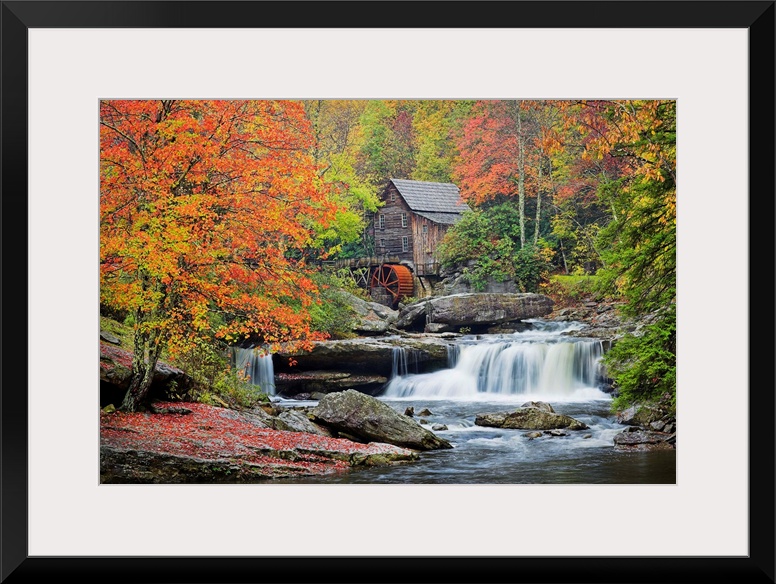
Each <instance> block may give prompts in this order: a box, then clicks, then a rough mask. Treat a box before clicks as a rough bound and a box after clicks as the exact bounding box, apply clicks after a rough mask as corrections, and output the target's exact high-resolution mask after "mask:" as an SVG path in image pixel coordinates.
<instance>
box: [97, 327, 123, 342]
mask: <svg viewBox="0 0 776 584" xmlns="http://www.w3.org/2000/svg"><path fill="white" fill-rule="evenodd" d="M100 338H101V339H102V340H103V341H106V342H108V343H111V344H112V345H120V344H121V339H120V338H118V337H117V336H116V335H114V334H112V333H109V332H108V331H104V330H102V329H100Z"/></svg>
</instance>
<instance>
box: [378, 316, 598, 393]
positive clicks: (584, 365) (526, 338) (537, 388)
mask: <svg viewBox="0 0 776 584" xmlns="http://www.w3.org/2000/svg"><path fill="white" fill-rule="evenodd" d="M532 324H533V326H534V329H532V330H529V331H525V332H521V333H515V334H514V335H508V336H499V337H491V338H488V339H462V340H461V341H459V342H458V343H457V344H455V345H452V346H451V348H450V350H448V369H445V370H442V371H437V372H435V373H426V374H420V375H411V374H407V373H406V372H403V371H398V370H397V369H396V367H394V375H393V376H392V379H391V380H390V382H389V384H388V386H387V387H386V390H385V393H384V394H383V395H384V397H386V398H442V399H443V398H476V397H478V396H481V397H487V398H490V397H495V396H536V397H539V398H545V399H549V398H552V399H564V398H572V397H584V394H585V393H586V394H587V395H588V397H590V396H595V395H599V394H600V392H599V390H598V389H597V387H596V386H597V382H598V373H599V361H600V360H601V357H602V356H603V353H604V350H603V343H602V342H601V341H599V340H594V339H581V338H574V337H568V336H562V333H563V332H566V331H570V330H575V329H577V328H578V327H579V325H578V324H576V323H549V322H543V321H533V323H532ZM483 394H486V395H483Z"/></svg>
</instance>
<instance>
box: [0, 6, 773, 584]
mask: <svg viewBox="0 0 776 584" xmlns="http://www.w3.org/2000/svg"><path fill="white" fill-rule="evenodd" d="M774 14H775V8H774V2H772V1H753V2H734V1H724V0H723V1H704V0H699V1H693V2H682V1H678V2H661V1H644V2H642V1H612V2H598V1H586V0H582V1H572V2H563V1H561V2H547V1H537V2H528V1H526V2H522V1H509V2H452V3H447V4H442V3H436V2H414V3H408V2H403V3H399V2H382V1H378V2H360V3H357V2H310V3H302V2H261V1H256V2H254V1H245V2H229V1H222V2H215V1H187V0H183V1H147V2H146V1H143V2H129V1H124V2H121V1H116V2H112V1H101V0H97V1H93V2H72V1H69V0H64V1H50V2H49V1H21V0H19V1H3V2H2V42H3V54H2V158H3V179H2V180H3V183H2V184H3V191H2V192H3V194H2V208H3V250H4V252H3V272H4V275H5V283H6V285H5V288H4V296H5V301H4V304H3V341H4V342H3V345H4V351H3V357H4V358H3V360H4V362H5V367H4V372H3V388H2V414H1V415H2V429H1V430H0V431H1V432H2V526H1V527H2V549H1V551H2V562H1V563H0V579H2V581H4V582H5V581H8V582H9V583H13V582H40V581H47V580H52V581H53V580H60V579H64V578H65V577H72V578H74V579H76V580H78V581H80V582H103V581H105V579H106V578H109V579H110V580H112V581H116V582H144V581H149V580H152V581H159V582H171V583H172V582H225V583H226V582H276V581H277V582H317V581H335V582H372V581H374V582H391V581H423V582H472V581H475V582H500V581H526V582H528V581H531V582H597V583H605V582H663V581H665V582H696V581H697V582H704V583H711V582H725V583H727V582H742V583H745V582H751V583H755V582H773V581H774V523H773V519H774V506H773V502H774V469H773V462H774V420H773V412H774V395H773V391H772V388H773V385H774V384H773V371H772V369H773V367H772V366H771V363H772V358H773V340H772V336H773V335H772V334H771V332H770V331H766V334H765V335H761V334H760V330H761V328H763V327H765V328H766V329H767V328H768V327H769V326H771V324H772V323H773V321H774V319H773V312H772V310H773V304H774V290H773V276H774V274H773V266H774V257H773V249H774V241H773V233H774V225H773V219H774V194H775V192H774V176H773V163H774ZM166 96H170V97H180V98H186V99H193V100H199V99H213V100H239V99H259V100H276V99H291V100H306V99H321V100H334V99H354V100H382V99H407V100H478V99H479V100H515V99H525V100H536V101H540V100H564V99H565V100H574V99H577V100H578V99H609V100H621V99H629V98H633V99H652V100H657V99H665V100H669V101H672V102H675V104H676V123H677V130H676V152H677V155H676V156H677V168H678V171H677V176H678V178H677V181H676V184H677V191H678V196H677V197H676V198H675V200H676V209H677V211H676V214H677V227H678V229H677V242H678V244H677V258H678V259H677V261H678V264H677V288H678V292H677V294H676V306H677V314H678V321H677V339H678V341H677V346H678V349H677V355H678V358H677V372H678V373H677V375H678V377H677V384H676V385H677V396H678V397H677V418H678V419H679V422H680V425H681V427H682V428H683V430H682V432H681V434H682V437H681V438H682V439H681V441H680V442H681V446H679V447H678V449H677V454H676V465H675V481H656V482H666V483H668V484H650V483H649V481H628V480H623V481H590V482H589V483H586V484H558V483H554V482H553V481H547V482H544V481H541V480H536V481H532V482H531V484H434V481H428V482H427V484H366V485H355V484H316V485H310V484H287V483H278V484H271V483H266V482H264V483H262V484H241V485H233V484H220V485H219V484H153V485H151V484H130V482H131V481H126V482H123V483H121V481H119V482H120V483H121V484H110V485H109V484H101V480H100V469H99V451H100V428H99V423H95V415H94V412H95V408H94V402H95V400H97V399H98V396H99V391H100V390H99V387H98V380H97V379H96V378H95V375H94V358H95V356H96V354H95V350H96V348H97V343H98V340H97V338H96V337H97V335H96V334H95V333H96V331H97V329H99V328H100V325H99V323H98V314H97V312H98V311H97V307H98V305H99V303H100V293H99V288H100V281H99V273H98V271H99V270H98V269H97V267H98V264H99V262H100V260H101V255H100V240H99V231H100V230H99V223H100V214H99V209H98V207H99V198H100V197H99V192H100V171H99V168H98V167H99V161H100V156H99V153H100V136H99V133H100V130H99V125H100V124H99V121H100V103H101V101H102V102H104V100H115V99H128V100H145V99H152V98H162V97H166ZM198 115H199V114H198ZM397 192H398V194H399V195H401V196H403V197H404V198H406V194H404V195H402V192H401V185H399V188H398V191H397ZM395 194H396V193H394V195H395ZM386 196H389V195H386ZM397 196H398V195H397ZM391 200H393V199H391ZM410 211H411V209H410ZM423 212H425V213H426V215H428V213H429V212H428V211H423ZM421 215H422V214H421ZM397 217H399V215H397ZM435 217H436V216H434V217H431V219H429V218H428V217H425V219H428V221H430V222H428V221H427V222H425V223H424V224H423V225H424V226H425V229H424V230H423V231H421V230H420V227H419V228H418V236H422V237H426V238H428V237H429V236H430V234H432V233H434V231H433V230H434V229H436V227H435V225H436V223H434V221H433V219H434V218H435ZM425 219H424V220H425ZM437 219H438V218H437ZM381 221H386V219H382V220H381ZM387 221H390V217H388V219H387ZM397 221H398V219H397ZM414 221H415V217H414V215H413V214H412V213H409V214H408V213H406V212H405V213H404V215H403V216H401V223H400V224H399V223H397V226H398V225H400V227H397V228H406V229H409V226H411V225H414V223H413V222H414ZM378 225H381V223H378ZM418 225H420V224H418ZM537 232H538V230H537ZM378 240H379V238H378ZM379 241H382V240H379ZM396 241H397V242H398V243H397V244H396V245H397V247H396V252H397V253H410V252H411V247H412V246H413V245H414V244H413V242H412V240H411V239H410V237H409V236H404V237H403V238H402V239H397V240H396ZM424 241H425V240H424ZM380 245H381V246H382V247H386V248H387V247H389V246H390V245H391V240H390V238H388V241H387V243H385V244H383V243H381V244H380ZM423 249H424V250H425V248H423ZM400 276H401V274H399V276H397V277H400ZM384 277H385V282H383V283H384V288H385V289H386V290H387V291H388V292H390V291H391V281H390V278H391V277H392V274H391V273H386V274H385V275H384ZM398 285H399V284H397V286H398ZM731 300H732V301H731ZM761 323H762V324H761ZM763 337H764V338H763ZM127 431H128V432H131V430H127ZM551 462H552V461H550V460H548V461H547V464H548V465H549V464H551ZM631 468H633V469H635V465H633V466H631ZM633 472H636V470H634V471H633ZM594 482H610V483H611V482H615V483H617V484H608V485H601V484H592V483H594ZM629 482H631V483H639V482H640V483H641V484H625V483H629Z"/></svg>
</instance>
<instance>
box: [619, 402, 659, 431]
mask: <svg viewBox="0 0 776 584" xmlns="http://www.w3.org/2000/svg"><path fill="white" fill-rule="evenodd" d="M663 415H664V413H663V412H661V411H660V410H659V409H658V408H655V407H652V406H646V405H638V404H637V405H633V406H631V407H629V408H626V409H624V410H622V411H619V412H617V416H616V417H617V421H618V422H619V423H620V424H627V425H629V426H649V425H650V424H651V423H652V422H657V421H658V420H660V418H662V417H663Z"/></svg>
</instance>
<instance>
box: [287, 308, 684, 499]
mask: <svg viewBox="0 0 776 584" xmlns="http://www.w3.org/2000/svg"><path fill="white" fill-rule="evenodd" d="M527 322H530V324H531V328H530V329H529V330H526V331H523V332H518V333H514V334H510V335H476V336H464V337H461V338H460V339H458V340H457V341H456V342H455V344H453V345H451V347H450V350H449V351H448V367H447V368H445V369H441V370H439V371H435V372H431V373H418V368H417V365H416V358H415V356H414V355H413V353H412V351H411V350H405V349H401V348H397V349H396V350H395V351H394V359H393V372H392V375H391V379H390V380H389V382H388V383H387V384H386V387H385V388H384V391H383V392H382V394H381V395H379V396H378V398H379V399H380V400H382V401H383V402H385V403H386V404H388V405H390V406H391V407H392V408H394V409H395V410H396V411H398V412H400V413H404V412H405V410H406V409H407V408H413V409H414V412H415V418H416V419H417V420H418V421H419V422H420V423H421V425H423V426H424V427H425V428H427V429H429V430H431V431H433V432H434V433H436V434H438V435H439V436H441V437H443V438H445V439H447V440H448V441H450V442H451V443H452V444H453V446H454V448H453V449H448V450H437V451H429V452H423V453H422V454H421V456H420V460H419V461H417V462H413V463H410V464H403V465H396V466H389V467H374V468H364V469H360V468H356V469H353V470H351V471H349V472H347V473H344V474H341V475H338V476H321V477H314V478H309V479H295V480H292V481H287V482H294V483H300V482H304V483H408V484H415V483H453V484H496V483H510V484H518V483H520V484H526V483H528V484H537V483H584V484H594V483H609V484H625V483H642V484H645V483H646V484H659V483H670V484H673V483H675V482H676V452H675V451H674V450H661V451H647V452H641V451H639V452H630V451H626V452H623V451H617V450H615V449H614V444H613V438H614V436H615V435H616V434H618V433H619V432H622V431H623V429H624V427H623V426H622V425H621V424H619V423H617V422H616V420H615V417H614V415H613V414H612V413H611V400H612V398H611V396H610V395H609V394H607V393H605V392H604V391H602V390H601V387H602V383H603V378H602V375H601V368H600V361H601V358H602V356H603V354H604V351H605V349H606V344H605V342H604V341H600V340H597V339H589V338H583V337H576V336H571V335H568V334H566V333H570V332H572V331H578V330H580V329H582V328H583V325H582V324H581V323H576V322H566V323H558V322H551V321H544V320H542V319H532V320H530V321H527ZM274 400H275V401H276V402H277V403H278V404H279V405H281V406H298V405H315V404H316V403H317V402H314V401H308V402H300V401H295V400H285V399H283V398H279V397H275V398H274ZM527 401H543V402H546V403H549V404H551V405H552V407H553V408H554V410H555V411H556V412H557V413H559V414H566V415H569V416H571V417H573V418H575V419H577V420H579V421H581V422H583V423H585V424H586V425H587V426H588V427H589V429H587V430H578V431H568V432H567V435H566V436H549V435H546V434H545V435H542V436H540V437H537V438H529V437H528V436H526V434H527V433H528V431H526V430H515V429H500V428H490V427H482V426H477V425H475V423H474V420H475V418H476V416H477V415H478V414H482V413H492V412H503V411H512V410H514V409H515V408H518V407H520V406H521V405H523V404H524V403H525V402H527ZM424 409H427V410H429V411H430V412H431V414H429V415H419V414H420V412H421V411H423V410H424ZM433 426H437V428H439V427H440V426H444V427H446V429H436V430H434V429H433Z"/></svg>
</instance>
